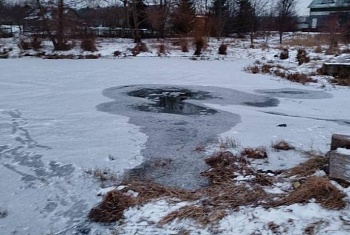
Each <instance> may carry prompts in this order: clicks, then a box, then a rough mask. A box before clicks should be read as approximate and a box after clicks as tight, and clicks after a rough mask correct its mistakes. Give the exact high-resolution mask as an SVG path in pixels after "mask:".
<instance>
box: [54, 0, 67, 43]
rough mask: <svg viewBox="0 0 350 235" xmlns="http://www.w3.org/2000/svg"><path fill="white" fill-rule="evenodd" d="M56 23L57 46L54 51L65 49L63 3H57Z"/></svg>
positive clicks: (61, 1) (60, 1) (60, 0)
mask: <svg viewBox="0 0 350 235" xmlns="http://www.w3.org/2000/svg"><path fill="white" fill-rule="evenodd" d="M57 20H58V22H57V24H58V25H57V46H58V48H55V49H56V50H64V49H65V46H66V45H65V38H64V2H63V0H59V2H58V19H57Z"/></svg>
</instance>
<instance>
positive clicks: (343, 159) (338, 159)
mask: <svg viewBox="0 0 350 235" xmlns="http://www.w3.org/2000/svg"><path fill="white" fill-rule="evenodd" d="M328 156H329V178H330V179H333V180H341V181H346V182H350V156H349V155H345V154H339V153H337V152H335V151H330V152H329V153H328Z"/></svg>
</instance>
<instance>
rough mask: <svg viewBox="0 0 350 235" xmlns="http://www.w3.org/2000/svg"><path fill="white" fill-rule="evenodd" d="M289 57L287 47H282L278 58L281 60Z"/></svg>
mask: <svg viewBox="0 0 350 235" xmlns="http://www.w3.org/2000/svg"><path fill="white" fill-rule="evenodd" d="M288 58H289V50H288V49H286V48H285V49H283V51H282V52H281V54H280V59H281V60H286V59H288Z"/></svg>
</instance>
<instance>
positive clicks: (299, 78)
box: [285, 73, 317, 85]
mask: <svg viewBox="0 0 350 235" xmlns="http://www.w3.org/2000/svg"><path fill="white" fill-rule="evenodd" d="M285 78H286V79H288V80H289V81H291V82H298V83H301V84H303V85H305V84H306V83H309V82H313V83H316V82H317V80H315V79H312V78H311V77H309V76H307V75H305V74H302V73H290V74H288V75H287V76H286V77H285Z"/></svg>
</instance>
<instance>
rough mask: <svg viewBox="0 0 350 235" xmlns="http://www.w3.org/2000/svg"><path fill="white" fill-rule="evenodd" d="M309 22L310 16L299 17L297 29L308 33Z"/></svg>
mask: <svg viewBox="0 0 350 235" xmlns="http://www.w3.org/2000/svg"><path fill="white" fill-rule="evenodd" d="M309 22H310V17H308V16H299V17H298V18H297V25H296V28H297V30H298V31H308V30H309V27H310V26H309Z"/></svg>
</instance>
